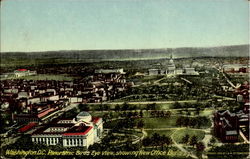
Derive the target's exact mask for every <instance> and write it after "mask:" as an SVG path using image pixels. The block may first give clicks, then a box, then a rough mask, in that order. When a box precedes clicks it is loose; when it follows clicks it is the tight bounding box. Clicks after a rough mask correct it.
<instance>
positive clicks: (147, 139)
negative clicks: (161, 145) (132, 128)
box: [142, 137, 152, 146]
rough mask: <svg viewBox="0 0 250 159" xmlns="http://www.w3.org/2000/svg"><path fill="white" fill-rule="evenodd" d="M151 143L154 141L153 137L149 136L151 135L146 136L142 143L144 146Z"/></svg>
mask: <svg viewBox="0 0 250 159" xmlns="http://www.w3.org/2000/svg"><path fill="white" fill-rule="evenodd" d="M151 143H152V140H151V138H149V137H146V138H144V139H143V140H142V145H143V146H149V145H150V144H151Z"/></svg>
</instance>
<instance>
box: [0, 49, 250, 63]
mask: <svg viewBox="0 0 250 159" xmlns="http://www.w3.org/2000/svg"><path fill="white" fill-rule="evenodd" d="M171 53H172V54H173V56H174V58H187V57H246V56H249V45H233V46H221V47H207V48H195V47H187V48H167V49H141V50H79V51H71V50H70V51H48V52H6V53H5V52H2V53H1V59H2V60H5V59H13V60H14V59H19V60H21V59H25V60H28V59H30V60H34V59H43V60H46V59H75V60H76V61H78V60H79V61H85V60H90V61H91V60H93V61H102V60H137V59H160V58H168V57H169V55H170V54H171ZM2 62H3V61H2Z"/></svg>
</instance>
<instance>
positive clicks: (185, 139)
mask: <svg viewBox="0 0 250 159" xmlns="http://www.w3.org/2000/svg"><path fill="white" fill-rule="evenodd" d="M188 140H189V135H188V134H186V135H185V136H183V137H182V139H181V142H182V143H184V144H187V143H188Z"/></svg>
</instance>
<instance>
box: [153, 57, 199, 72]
mask: <svg viewBox="0 0 250 159" xmlns="http://www.w3.org/2000/svg"><path fill="white" fill-rule="evenodd" d="M148 75H150V76H152V75H199V73H198V72H196V71H195V68H193V67H189V66H186V67H181V68H176V66H175V63H174V59H173V55H172V54H171V55H170V60H169V62H168V65H167V68H166V69H163V68H162V69H149V70H148Z"/></svg>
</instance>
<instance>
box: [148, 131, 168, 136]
mask: <svg viewBox="0 0 250 159" xmlns="http://www.w3.org/2000/svg"><path fill="white" fill-rule="evenodd" d="M146 132H147V134H148V136H149V137H151V136H152V135H153V134H154V133H158V134H160V135H166V136H170V135H172V134H173V131H172V130H146Z"/></svg>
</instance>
